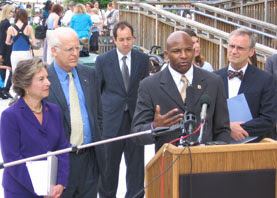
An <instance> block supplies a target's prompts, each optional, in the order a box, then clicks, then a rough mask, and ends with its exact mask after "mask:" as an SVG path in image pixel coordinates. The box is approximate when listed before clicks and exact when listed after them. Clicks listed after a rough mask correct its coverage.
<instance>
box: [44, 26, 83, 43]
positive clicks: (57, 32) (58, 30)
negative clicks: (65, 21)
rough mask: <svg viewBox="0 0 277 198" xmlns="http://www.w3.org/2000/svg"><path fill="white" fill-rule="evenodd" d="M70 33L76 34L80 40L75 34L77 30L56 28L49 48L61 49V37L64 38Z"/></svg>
mask: <svg viewBox="0 0 277 198" xmlns="http://www.w3.org/2000/svg"><path fill="white" fill-rule="evenodd" d="M69 33H72V34H75V35H76V36H77V38H78V35H77V33H76V32H75V30H73V29H72V28H70V27H59V28H56V29H55V30H54V33H53V35H55V36H52V37H51V38H50V39H49V47H59V46H60V45H61V41H60V39H61V37H64V35H67V34H69Z"/></svg>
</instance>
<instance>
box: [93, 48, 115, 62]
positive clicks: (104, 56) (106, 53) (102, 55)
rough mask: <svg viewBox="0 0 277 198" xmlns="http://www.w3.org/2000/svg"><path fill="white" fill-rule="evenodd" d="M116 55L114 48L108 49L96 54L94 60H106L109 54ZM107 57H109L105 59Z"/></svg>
mask: <svg viewBox="0 0 277 198" xmlns="http://www.w3.org/2000/svg"><path fill="white" fill-rule="evenodd" d="M114 55H116V49H112V50H110V51H107V52H105V53H104V54H100V55H98V56H97V58H96V60H101V61H108V60H110V58H111V56H114ZM107 57H109V58H108V59H107Z"/></svg>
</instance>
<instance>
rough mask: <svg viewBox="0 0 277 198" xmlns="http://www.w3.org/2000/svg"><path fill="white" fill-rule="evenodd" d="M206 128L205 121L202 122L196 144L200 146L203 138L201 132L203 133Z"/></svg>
mask: <svg viewBox="0 0 277 198" xmlns="http://www.w3.org/2000/svg"><path fill="white" fill-rule="evenodd" d="M205 126H206V120H205V119H204V120H202V125H201V128H200V132H199V136H198V140H197V141H198V143H199V144H200V145H201V143H202V138H203V132H204V127H205Z"/></svg>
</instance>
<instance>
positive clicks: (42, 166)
mask: <svg viewBox="0 0 277 198" xmlns="http://www.w3.org/2000/svg"><path fill="white" fill-rule="evenodd" d="M26 166H27V169H28V172H29V175H30V178H31V181H32V184H33V188H34V191H35V193H36V194H37V195H38V196H50V195H51V192H52V188H53V186H55V185H56V182H57V170H58V158H57V157H56V156H49V157H48V158H47V160H40V161H31V162H26Z"/></svg>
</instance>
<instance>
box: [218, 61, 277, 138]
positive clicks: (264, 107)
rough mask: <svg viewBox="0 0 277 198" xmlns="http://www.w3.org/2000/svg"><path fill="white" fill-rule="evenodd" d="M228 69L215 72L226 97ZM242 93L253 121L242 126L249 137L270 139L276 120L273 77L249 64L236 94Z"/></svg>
mask: <svg viewBox="0 0 277 198" xmlns="http://www.w3.org/2000/svg"><path fill="white" fill-rule="evenodd" d="M227 70H228V67H225V68H223V69H221V70H218V71H216V72H215V73H216V74H218V75H220V76H221V78H222V79H223V82H224V85H225V92H226V95H227V96H228V79H227ZM241 93H244V95H245V97H246V100H247V103H248V105H249V108H250V111H251V113H252V117H253V119H252V120H250V121H248V122H245V123H244V124H242V125H241V126H242V128H244V130H246V131H247V132H248V133H249V135H250V136H260V138H259V139H261V138H262V137H265V136H268V137H272V135H271V133H272V132H273V129H274V126H275V120H276V94H275V83H274V80H273V76H272V75H271V74H269V73H267V72H265V71H262V70H260V69H258V68H257V67H254V66H252V65H250V64H248V67H247V69H246V71H245V75H244V77H243V80H242V82H241V86H240V89H239V92H238V94H241Z"/></svg>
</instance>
